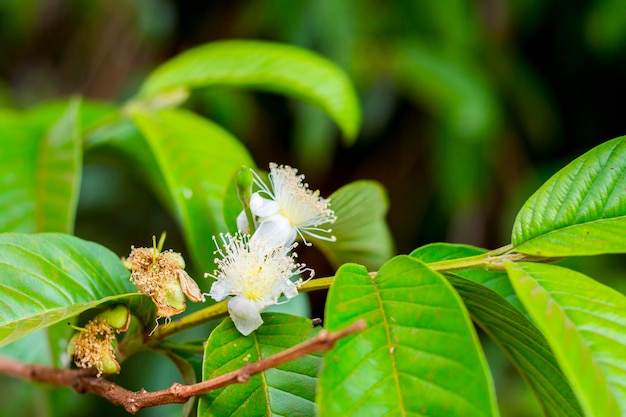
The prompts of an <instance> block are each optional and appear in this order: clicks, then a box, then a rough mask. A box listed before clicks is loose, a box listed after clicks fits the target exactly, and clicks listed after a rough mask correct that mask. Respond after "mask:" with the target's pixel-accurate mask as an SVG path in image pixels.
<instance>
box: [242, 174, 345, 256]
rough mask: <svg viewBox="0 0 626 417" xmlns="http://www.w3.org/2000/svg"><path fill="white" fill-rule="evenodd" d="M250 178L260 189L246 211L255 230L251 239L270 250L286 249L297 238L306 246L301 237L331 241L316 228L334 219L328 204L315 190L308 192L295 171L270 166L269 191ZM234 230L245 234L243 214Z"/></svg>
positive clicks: (257, 179)
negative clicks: (256, 240) (279, 247)
mask: <svg viewBox="0 0 626 417" xmlns="http://www.w3.org/2000/svg"><path fill="white" fill-rule="evenodd" d="M253 172H254V171H253ZM254 175H255V178H254V183H255V184H256V185H257V186H258V187H259V188H260V191H257V192H255V193H253V194H252V196H251V197H250V211H251V212H252V214H253V215H254V217H255V225H256V226H257V227H256V231H255V233H254V236H253V238H254V239H263V240H265V241H266V242H268V243H269V244H270V245H273V246H280V245H284V246H289V245H291V244H292V243H293V242H295V240H296V237H297V236H300V238H302V240H303V241H304V243H305V244H307V245H308V244H309V243H308V242H307V240H306V238H305V235H307V236H310V237H314V238H317V239H322V240H327V241H331V242H334V241H335V236H332V235H331V232H332V230H331V229H328V228H323V227H319V226H321V225H324V224H327V223H334V222H335V220H336V219H337V217H336V216H335V213H334V212H333V210H332V209H331V208H330V200H329V199H327V198H322V197H321V196H320V192H319V190H317V191H311V190H310V189H309V184H307V183H305V182H304V175H298V170H297V169H295V168H292V167H290V166H288V165H280V166H279V165H277V164H275V163H270V173H269V180H270V186H269V187H268V186H267V185H266V184H265V182H263V180H262V179H261V178H260V177H259V176H258V175H257V174H256V173H254ZM237 226H238V227H239V230H241V231H244V232H246V231H248V230H249V225H248V219H247V218H246V215H245V212H242V213H241V214H240V215H239V217H238V218H237Z"/></svg>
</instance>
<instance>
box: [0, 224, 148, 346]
mask: <svg viewBox="0 0 626 417" xmlns="http://www.w3.org/2000/svg"><path fill="white" fill-rule="evenodd" d="M0 276H2V281H1V282H0V289H1V290H2V294H3V295H2V298H1V299H0V345H4V344H7V343H10V342H12V341H14V340H17V339H19V338H21V337H23V336H25V335H27V334H29V333H31V332H34V331H35V330H37V329H41V328H44V327H47V326H50V325H52V324H54V323H57V322H59V321H61V320H67V319H68V318H70V317H72V316H75V315H77V314H79V313H81V312H83V311H86V310H88V309H90V308H93V307H96V306H97V305H99V304H101V303H103V302H105V301H109V300H114V299H116V298H122V297H125V296H128V295H130V294H136V291H137V290H136V288H135V287H134V286H133V285H132V284H131V282H130V280H129V272H128V270H127V269H126V268H125V267H124V265H123V264H122V262H121V261H120V258H119V257H117V255H115V254H114V253H113V252H111V251H109V250H108V249H106V248H104V247H102V246H100V245H98V244H96V243H92V242H87V241H84V240H81V239H79V238H76V237H72V236H68V235H63V234H52V233H44V234H18V233H6V234H0Z"/></svg>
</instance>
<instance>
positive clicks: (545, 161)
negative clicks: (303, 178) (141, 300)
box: [0, 0, 626, 415]
mask: <svg viewBox="0 0 626 417" xmlns="http://www.w3.org/2000/svg"><path fill="white" fill-rule="evenodd" d="M200 3H201V2H193V1H180V2H174V1H166V0H154V1H140V0H120V1H116V2H107V1H105V0H99V1H84V0H72V1H68V2H46V1H41V0H25V1H16V0H4V1H1V2H0V45H1V46H0V48H1V49H2V54H0V106H6V107H7V108H9V107H10V108H24V109H26V108H31V107H32V106H34V105H36V104H39V103H40V102H41V101H45V100H48V99H55V98H58V97H60V96H68V95H71V94H80V95H83V96H86V97H87V98H90V99H106V100H113V101H121V100H124V99H127V98H128V97H130V96H131V95H133V94H135V93H136V92H137V91H138V90H139V88H140V86H139V85H138V83H139V80H142V79H143V77H144V76H145V75H146V74H147V73H148V72H150V71H151V70H152V69H153V68H154V67H155V66H156V65H157V64H159V63H160V62H162V61H164V60H165V59H167V58H169V57H171V56H173V55H174V54H177V53H179V52H181V51H184V50H187V49H189V48H190V47H193V46H195V45H198V44H201V43H206V42H209V41H215V40H223V39H231V38H253V39H266V40H272V41H280V42H285V43H290V44H294V45H300V46H304V47H307V48H309V49H311V50H313V51H316V52H318V53H320V54H321V55H324V56H326V57H329V58H330V59H331V60H332V61H334V62H336V63H337V64H339V65H340V66H342V67H343V68H344V69H345V70H346V71H347V73H348V74H349V77H350V78H351V79H352V80H353V82H354V83H355V84H356V86H357V89H358V93H359V99H360V101H361V104H362V108H363V117H362V120H363V124H362V129H361V131H360V133H359V135H358V136H356V141H355V143H354V144H353V146H351V147H349V148H348V147H346V146H345V144H343V142H342V137H343V136H342V134H341V133H340V131H339V129H338V128H336V127H335V126H334V125H333V124H332V122H331V121H330V120H329V119H328V118H326V116H324V115H322V114H321V112H320V111H319V110H317V109H315V108H313V107H310V106H308V105H306V104H301V103H297V102H296V100H293V99H288V98H284V97H280V96H276V95H272V94H270V93H267V92H251V91H249V90H245V91H244V90H238V89H233V88H226V87H219V88H206V89H199V90H196V91H195V92H193V93H192V95H191V97H190V99H189V101H188V102H187V104H186V107H188V109H190V110H194V111H196V112H198V113H200V114H203V115H206V116H208V117H209V118H210V119H211V120H214V121H215V122H217V123H218V124H219V125H221V126H224V127H226V128H227V129H228V130H229V131H231V132H233V133H234V134H235V135H236V136H237V137H238V138H240V139H241V140H243V141H244V142H245V144H246V146H247V147H248V148H249V149H250V151H251V154H252V156H253V157H254V160H255V161H256V162H257V164H258V165H259V166H266V163H267V162H268V161H279V162H284V163H291V164H293V165H295V166H298V167H299V168H300V169H301V170H302V171H303V172H306V173H307V178H308V180H309V181H310V182H311V183H313V184H315V185H316V187H319V188H320V189H322V190H327V191H331V190H335V189H337V188H339V187H340V186H342V185H344V184H346V183H348V182H350V181H352V180H355V179H358V178H368V179H374V180H378V181H380V182H381V183H383V184H384V185H385V187H386V188H387V190H388V192H389V204H390V213H389V221H390V225H391V227H392V232H393V235H394V238H395V241H396V244H397V248H398V252H400V253H407V252H410V251H411V250H412V249H413V248H415V247H417V246H419V245H420V244H423V243H430V242H434V241H450V242H459V243H471V244H475V245H478V246H482V247H496V246H499V245H501V244H503V243H506V242H507V241H508V239H509V235H508V234H509V232H510V225H511V224H512V223H513V214H514V213H515V211H516V210H517V208H518V207H520V205H521V203H522V202H523V201H524V200H525V199H526V198H527V197H528V196H529V193H530V191H531V190H534V189H536V188H537V186H538V185H539V184H541V183H542V182H543V180H545V179H547V178H548V177H549V175H551V174H552V173H554V172H555V171H556V169H557V168H558V167H560V166H562V165H563V162H564V161H566V160H569V159H571V158H572V157H574V156H576V155H579V154H582V153H583V152H585V151H586V150H588V149H589V148H591V147H592V146H593V145H595V144H598V143H600V142H603V141H605V140H606V139H608V138H611V137H615V136H619V135H621V134H623V133H624V126H623V121H622V120H623V118H622V117H620V110H619V109H621V104H620V100H619V99H620V97H623V95H624V94H623V93H624V92H625V90H626V87H625V85H624V83H623V82H622V74H623V73H624V70H626V53H625V52H624V51H625V48H626V31H625V30H624V28H625V27H626V22H625V20H626V16H625V15H624V14H623V13H620V9H619V7H620V5H621V4H620V2H619V1H617V0H599V1H587V2H577V3H576V4H572V5H570V6H569V7H567V8H564V7H559V6H558V5H557V4H556V3H554V2H541V1H538V0H529V1H524V2H510V3H506V2H483V3H480V4H477V3H476V2H470V1H463V0H445V1H439V2H409V1H397V2H389V3H390V4H386V3H384V2H379V1H378V2H377V1H373V0H368V1H363V2H336V1H332V0H317V1H302V2H297V3H294V2H289V1H285V0H262V1H258V2H248V3H241V4H232V2H227V1H212V2H206V4H200ZM51 109H53V107H49V108H48V107H43V110H40V109H38V108H36V109H31V110H28V112H27V115H26V116H25V117H31V116H32V117H44V118H45V117H48V116H47V115H48V114H54V115H55V117H57V116H60V115H61V114H62V113H59V112H58V111H57V110H51ZM3 111H5V109H3V108H2V107H0V112H3ZM6 111H8V110H6ZM107 111H108V109H106V108H103V109H101V112H102V114H106V112H107ZM0 116H1V114H0ZM70 116H71V112H70V111H68V115H67V117H70ZM170 116H171V117H173V118H176V117H186V116H185V115H183V114H176V115H170ZM170 116H166V117H170ZM137 117H138V118H140V119H141V118H142V116H137ZM60 120H61V121H62V120H63V119H60ZM0 122H2V118H1V117H0ZM81 123H87V124H88V123H89V120H86V121H81ZM155 123H158V121H157V122H155V121H149V120H143V121H142V122H140V124H141V125H142V126H144V129H145V130H146V131H151V132H155V135H153V138H152V140H153V141H155V142H156V141H159V140H162V139H163V138H161V137H158V135H157V133H159V134H162V133H163V132H161V131H160V130H159V129H158V128H153V129H152V130H150V129H151V128H150V125H154V124H155ZM15 128H19V126H18V127H15ZM118 128H119V129H120V131H124V132H126V133H127V134H126V133H125V134H123V135H118V134H117V133H116V135H117V136H118V137H123V138H126V140H128V141H129V142H128V143H132V138H133V134H138V132H136V131H134V129H136V128H135V127H134V126H132V125H129V124H124V123H121V124H120V125H119V126H118ZM101 133H102V134H103V135H104V136H103V137H107V132H101ZM24 134H25V135H27V134H28V132H25V133H24ZM148 136H150V135H148ZM49 137H53V132H51V133H50V135H49ZM92 137H93V136H92ZM109 137H110V136H109ZM97 146H99V144H98V143H97V142H94V143H93V144H88V146H87V148H86V149H85V155H84V156H85V158H86V161H87V162H88V164H87V166H86V167H85V169H84V172H82V173H76V175H82V176H83V178H82V180H83V188H82V190H81V193H80V196H81V201H80V205H79V209H78V212H77V213H76V218H77V224H76V234H77V235H78V236H80V237H84V238H87V239H90V240H94V241H98V242H101V243H103V244H105V245H106V246H108V247H110V248H112V249H114V250H116V251H117V252H118V254H119V255H123V254H125V253H126V252H127V249H128V245H129V242H132V243H144V242H145V239H146V236H150V235H151V234H154V233H160V231H161V230H162V229H163V228H167V229H168V232H170V239H171V240H170V242H172V244H173V245H174V246H175V245H178V246H180V247H182V246H183V245H184V244H183V242H182V238H181V237H180V236H178V235H177V233H176V226H175V225H174V222H173V221H172V219H171V218H170V217H169V215H168V214H167V213H166V212H165V211H164V210H163V209H162V208H161V207H160V204H159V203H158V201H159V200H157V198H159V199H160V201H163V200H167V199H170V198H176V197H172V196H155V195H154V194H153V193H152V192H150V191H147V190H146V189H145V188H144V186H143V185H142V183H141V182H140V181H137V179H136V178H134V173H135V172H134V170H133V169H132V166H133V165H132V164H130V165H129V164H125V163H123V162H120V161H121V160H120V159H119V155H118V154H111V155H110V157H108V158H107V156H106V154H105V153H104V154H103V153H98V155H97V156H96V155H94V153H90V149H96V147H97ZM128 146H132V145H128ZM80 151H81V150H78V149H75V150H73V151H72V152H75V153H77V152H80ZM75 153H74V154H71V155H74V156H75ZM71 155H70V156H71ZM0 159H1V158H0ZM144 162H145V161H144ZM161 162H162V163H163V161H161ZM65 163H68V164H71V163H72V157H69V158H68V159H67V161H65ZM134 163H137V161H134ZM153 179H154V178H153ZM23 180H24V181H27V180H28V179H27V178H25V179H23ZM170 180H171V179H170ZM225 186H226V185H225ZM51 191H54V188H52V189H51ZM384 203H385V202H384V201H383V202H382V204H384ZM59 211H62V209H61V208H60V209H59ZM500 225H502V227H500ZM29 227H30V226H29ZM67 227H68V225H67V224H63V225H60V226H59V228H60V229H63V228H65V229H66V230H67ZM111 229H115V230H118V232H119V233H116V234H111V233H109V232H108V231H109V230H111ZM311 256H315V254H311ZM572 262H587V263H586V264H583V265H582V267H581V269H583V270H584V269H592V270H594V274H593V276H594V277H595V278H599V279H602V278H604V279H611V284H612V285H613V286H615V287H618V288H619V287H620V286H621V288H624V287H625V286H624V284H623V283H622V282H620V281H618V280H616V278H615V277H618V276H620V275H621V276H623V275H624V274H623V272H624V268H623V265H621V264H619V263H618V262H619V261H618V260H616V259H615V258H602V259H600V260H595V259H590V260H588V261H578V260H574V261H572ZM320 273H321V274H323V272H321V271H320ZM318 308H319V307H318ZM492 360H493V361H494V362H497V360H498V358H497V357H496V358H493V359H492ZM508 369H509V368H507V366H506V365H503V366H502V367H501V368H498V369H497V370H495V371H494V374H495V375H496V379H498V378H504V379H506V378H510V374H509V373H508V372H509V370H508ZM496 385H498V384H496ZM509 403H511V404H514V403H515V402H514V401H511V402H509ZM512 407H514V406H512ZM520 407H521V408H520V410H518V411H517V412H518V413H519V414H518V415H528V414H527V413H528V411H527V408H525V407H524V406H523V405H522V406H520ZM22 411H24V410H22ZM506 411H507V412H506V413H504V414H505V415H515V414H514V413H515V412H516V411H515V410H506ZM151 412H152V411H151ZM25 413H28V410H26V411H25ZM147 413H148V412H147ZM147 413H146V414H147Z"/></svg>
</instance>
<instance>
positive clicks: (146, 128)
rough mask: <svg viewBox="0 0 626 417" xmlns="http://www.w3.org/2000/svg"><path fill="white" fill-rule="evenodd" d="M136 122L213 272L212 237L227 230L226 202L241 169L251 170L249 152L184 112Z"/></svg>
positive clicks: (194, 247) (200, 256) (195, 247)
mask: <svg viewBox="0 0 626 417" xmlns="http://www.w3.org/2000/svg"><path fill="white" fill-rule="evenodd" d="M134 120H135V122H136V123H137V125H138V126H139V128H140V130H141V131H142V132H143V134H144V135H145V138H146V140H147V142H148V144H149V145H150V149H151V151H152V153H153V154H154V157H155V160H156V162H157V165H158V167H159V169H160V172H161V174H162V176H163V179H164V181H165V183H164V184H161V187H163V188H165V189H166V190H167V192H168V194H169V196H170V198H169V199H168V200H169V201H170V202H171V203H172V204H173V205H174V207H170V209H171V210H172V212H173V213H174V214H175V215H176V217H177V218H178V220H179V221H180V222H181V224H182V227H183V229H184V231H185V238H186V239H187V243H188V245H189V247H190V249H191V253H192V254H193V256H194V258H195V260H196V261H197V262H198V263H199V265H200V266H201V267H202V268H203V270H204V271H212V270H213V269H214V265H213V258H214V256H213V250H214V246H213V241H212V240H211V237H212V236H213V235H216V234H218V233H220V232H225V231H226V224H225V222H224V218H223V200H224V196H225V194H226V190H227V188H228V185H229V183H230V182H231V179H232V177H233V176H234V175H235V174H236V172H237V171H238V170H239V168H241V166H242V165H247V166H252V165H253V161H252V159H251V158H250V156H249V154H248V152H247V151H246V149H245V148H244V147H243V145H241V143H239V141H237V139H236V138H235V137H233V136H232V135H231V134H230V133H228V132H226V131H225V130H223V129H222V128H220V127H219V126H217V125H215V124H213V123H211V122H210V121H208V120H206V119H203V118H201V117H199V116H196V115H194V114H193V113H190V112H187V111H183V110H163V111H160V112H158V113H155V114H151V115H147V114H141V113H137V114H135V116H134Z"/></svg>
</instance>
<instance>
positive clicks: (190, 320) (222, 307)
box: [146, 300, 228, 346]
mask: <svg viewBox="0 0 626 417" xmlns="http://www.w3.org/2000/svg"><path fill="white" fill-rule="evenodd" d="M227 314H228V300H226V301H220V302H219V303H217V304H213V305H212V306H209V307H207V308H203V309H202V310H200V311H196V312H195V313H191V314H189V315H187V316H185V317H183V318H181V319H179V320H174V321H172V322H171V323H169V324H167V325H164V326H161V327H159V328H158V329H157V330H156V331H155V332H154V333H153V334H152V336H150V337H149V338H148V340H147V341H146V343H147V344H149V345H152V346H153V345H155V344H157V343H159V342H160V341H162V340H163V339H165V338H167V337H170V336H172V335H173V334H176V333H178V332H182V331H183V330H187V329H190V328H192V327H195V326H197V325H199V324H202V323H206V322H209V321H211V320H215V319H219V318H222V317H226V315H227Z"/></svg>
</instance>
